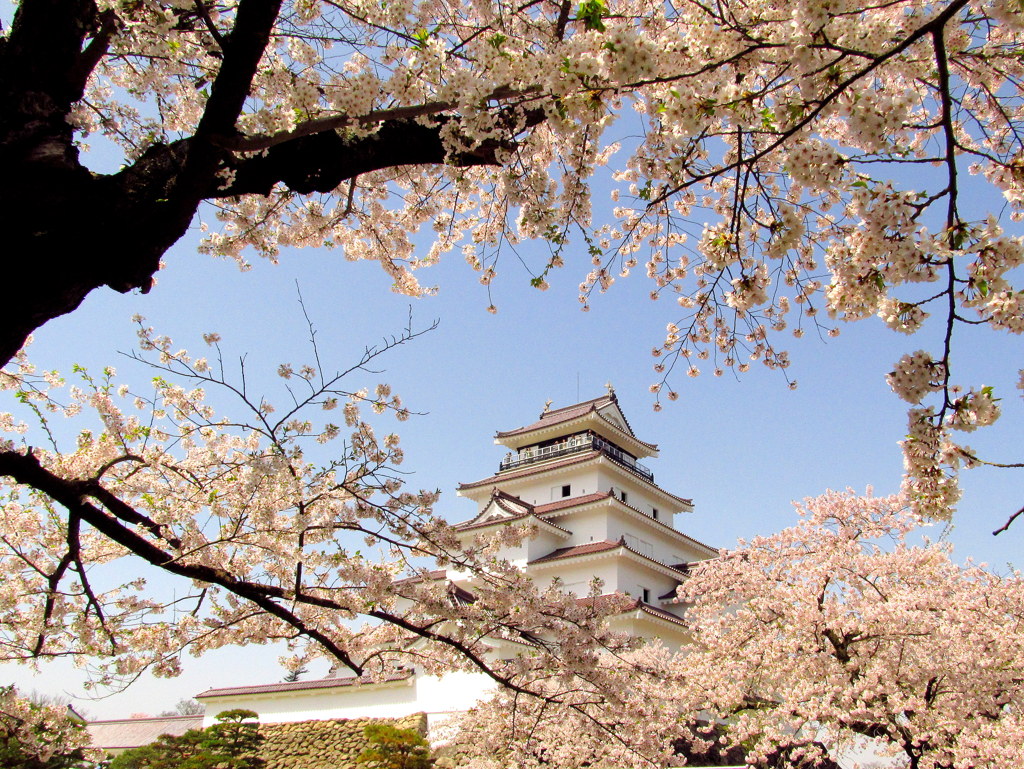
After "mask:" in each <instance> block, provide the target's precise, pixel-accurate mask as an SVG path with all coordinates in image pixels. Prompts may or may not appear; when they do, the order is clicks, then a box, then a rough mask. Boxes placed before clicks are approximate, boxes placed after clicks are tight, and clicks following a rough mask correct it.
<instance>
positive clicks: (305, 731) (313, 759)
mask: <svg viewBox="0 0 1024 769" xmlns="http://www.w3.org/2000/svg"><path fill="white" fill-rule="evenodd" d="M382 722H383V723H390V724H393V725H394V726H396V727H397V728H399V729H415V730H417V731H418V732H419V733H420V734H423V735H426V732H427V717H426V714H424V713H417V714H414V715H411V716H406V717H404V718H394V719H390V718H351V719H346V718H335V719H330V720H326V721H297V722H294V723H284V724H260V734H262V735H263V736H264V738H265V740H264V742H263V745H262V746H261V748H260V755H261V757H262V758H263V759H264V760H266V762H267V765H266V769H364V768H365V765H360V764H357V763H356V756H358V755H359V754H360V753H361V752H362V751H363V749H364V748H366V747H367V742H366V737H364V736H363V729H364V728H365V727H366V725H367V724H371V723H382Z"/></svg>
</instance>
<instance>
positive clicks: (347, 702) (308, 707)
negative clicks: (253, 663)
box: [203, 679, 421, 726]
mask: <svg viewBox="0 0 1024 769" xmlns="http://www.w3.org/2000/svg"><path fill="white" fill-rule="evenodd" d="M414 680H415V679H409V680H408V681H402V682H400V683H397V684H382V685H363V686H352V687H344V688H340V687H338V688H332V689H305V690H299V691H297V692H276V693H268V694H255V695H248V696H245V695H240V696H228V697H214V698H209V699H204V700H203V704H204V705H205V706H206V716H205V718H204V720H203V725H204V726H209V725H210V724H213V723H215V722H216V717H217V714H218V713H222V712H224V711H225V710H232V709H233V708H246V709H248V710H254V711H256V712H257V713H259V715H260V721H263V722H265V723H285V722H289V723H290V722H292V721H311V720H323V719H327V718H398V717H400V716H407V715H411V714H412V713H418V712H420V710H421V708H420V707H418V698H417V690H416V686H415V683H414Z"/></svg>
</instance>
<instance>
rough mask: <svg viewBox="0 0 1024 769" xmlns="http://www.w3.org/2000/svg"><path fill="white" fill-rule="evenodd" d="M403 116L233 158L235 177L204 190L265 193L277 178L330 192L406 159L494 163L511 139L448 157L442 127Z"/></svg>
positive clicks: (210, 193)
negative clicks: (369, 128)
mask: <svg viewBox="0 0 1024 769" xmlns="http://www.w3.org/2000/svg"><path fill="white" fill-rule="evenodd" d="M444 122H445V121H440V122H439V123H438V124H437V125H436V126H424V125H421V124H419V123H415V122H412V121H405V120H397V121H389V122H387V123H385V124H384V125H383V126H381V128H380V130H378V131H377V132H376V133H374V134H372V135H370V136H366V137H361V138H353V139H349V138H343V137H341V136H339V135H338V134H337V133H335V132H334V131H326V132H323V133H318V134H314V135H312V136H302V137H299V138H296V139H292V140H290V141H288V142H285V143H283V144H278V145H276V146H273V147H271V148H270V149H269V150H267V151H266V154H262V155H259V156H256V157H250V158H243V159H237V160H234V161H232V162H233V164H234V165H233V170H234V171H235V178H234V181H233V182H232V183H231V184H230V185H226V186H224V187H223V188H216V189H209V190H206V195H207V197H231V196H235V195H245V194H258V195H267V194H269V193H270V191H271V189H273V187H274V185H275V184H284V185H285V186H286V187H288V189H290V190H292V191H293V192H298V193H302V194H305V193H311V192H331V191H332V190H334V189H336V188H337V187H338V186H339V185H340V184H342V183H343V182H345V181H346V180H348V179H354V178H355V177H357V176H359V175H360V174H365V173H368V172H370V171H378V170H380V169H383V168H395V167H397V166H406V165H422V164H441V163H445V162H446V161H447V162H451V163H453V164H455V165H460V166H474V165H497V164H498V160H497V158H496V155H497V153H498V152H499V151H500V150H502V149H508V148H509V146H510V145H507V144H505V143H502V142H496V141H490V142H486V143H484V144H483V145H481V146H480V147H477V148H476V149H475V150H473V151H471V152H466V153H462V154H459V155H456V156H455V157H451V158H449V157H447V156H446V153H445V147H444V143H443V142H442V141H441V127H442V125H443V124H444Z"/></svg>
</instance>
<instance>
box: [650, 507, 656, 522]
mask: <svg viewBox="0 0 1024 769" xmlns="http://www.w3.org/2000/svg"><path fill="white" fill-rule="evenodd" d="M651 518H653V519H654V520H658V508H656V507H652V508H651Z"/></svg>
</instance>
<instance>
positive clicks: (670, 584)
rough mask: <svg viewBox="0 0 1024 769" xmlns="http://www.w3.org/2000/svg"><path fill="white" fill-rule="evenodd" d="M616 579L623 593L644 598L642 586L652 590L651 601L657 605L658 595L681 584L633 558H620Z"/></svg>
mask: <svg viewBox="0 0 1024 769" xmlns="http://www.w3.org/2000/svg"><path fill="white" fill-rule="evenodd" d="M618 560H619V564H618V573H617V575H616V581H617V582H618V584H619V585H620V586H621V587H620V588H619V589H620V590H621V591H622V592H623V593H629V594H630V595H631V596H633V597H634V598H642V597H643V593H641V592H640V590H639V588H640V587H646V588H647V589H648V590H650V591H651V600H650V603H651V604H653V605H657V602H658V596H660V595H664V594H665V593H667V592H668V591H669V590H671V589H672V588H674V587H675V586H676V585H677V584H679V583H678V582H677V581H676V580H674V579H672V578H671V577H669V576H666V575H663V574H660V573H658V572H656V571H654V570H653V569H650V568H645V567H644V566H643V564H640V563H637V562H636V561H633V560H631V559H627V558H620V559H618Z"/></svg>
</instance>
